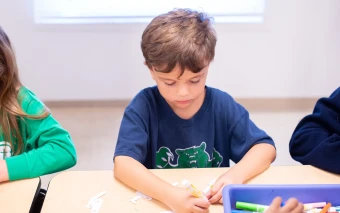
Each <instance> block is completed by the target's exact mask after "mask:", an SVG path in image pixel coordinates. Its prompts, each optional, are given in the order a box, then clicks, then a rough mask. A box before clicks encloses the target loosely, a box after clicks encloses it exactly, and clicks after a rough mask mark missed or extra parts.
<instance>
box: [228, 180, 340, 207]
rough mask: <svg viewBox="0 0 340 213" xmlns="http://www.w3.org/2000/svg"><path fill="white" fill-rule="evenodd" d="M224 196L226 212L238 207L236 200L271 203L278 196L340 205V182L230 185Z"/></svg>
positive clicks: (263, 203)
mask: <svg viewBox="0 0 340 213" xmlns="http://www.w3.org/2000/svg"><path fill="white" fill-rule="evenodd" d="M222 196H223V206H224V212H225V213H230V212H231V210H232V209H236V208H235V205H236V201H241V202H247V203H256V204H261V205H270V203H271V202H272V200H273V199H274V198H275V197H277V196H280V197H281V198H282V199H283V201H284V202H285V201H287V200H288V199H289V198H291V197H294V198H297V199H298V200H299V201H300V202H302V203H315V202H329V203H331V204H332V206H340V184H302V185H300V184H299V185H298V184H295V185H246V184H244V185H228V186H226V187H224V189H223V191H222Z"/></svg>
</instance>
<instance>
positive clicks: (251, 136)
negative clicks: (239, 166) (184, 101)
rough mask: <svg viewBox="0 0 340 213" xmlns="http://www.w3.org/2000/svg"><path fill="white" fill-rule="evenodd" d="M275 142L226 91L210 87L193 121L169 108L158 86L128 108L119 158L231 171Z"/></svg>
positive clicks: (146, 163) (163, 165) (159, 165)
mask: <svg viewBox="0 0 340 213" xmlns="http://www.w3.org/2000/svg"><path fill="white" fill-rule="evenodd" d="M258 143H268V144H272V145H273V146H274V142H273V140H272V139H271V138H270V137H269V136H268V135H267V134H266V133H265V132H264V131H263V130H261V129H259V128H258V127H257V126H256V125H255V124H254V123H253V122H252V121H251V120H250V119H249V113H248V112H247V110H245V109H244V108H243V107H242V106H241V105H239V104H238V103H236V102H235V101H234V99H233V98H232V97H231V96H230V95H228V94H227V93H225V92H222V91H220V90H218V89H214V88H211V87H206V95H205V99H204V101H203V104H202V106H201V108H200V109H199V110H198V112H197V113H196V114H195V115H194V116H193V117H192V118H191V119H182V118H180V117H179V116H178V115H176V113H175V112H174V111H173V110H172V109H171V107H170V106H169V104H168V103H167V102H166V101H165V99H164V98H163V97H162V96H161V94H160V93H159V90H158V88H157V87H156V86H155V87H150V88H146V89H144V90H142V91H141V92H140V93H138V94H137V96H136V97H135V98H134V99H133V100H132V102H131V103H130V104H129V106H128V107H127V108H126V110H125V113H124V117H123V120H122V123H121V126H120V130H119V135H118V141H117V145H116V150H115V156H129V157H132V158H134V159H135V160H137V161H139V162H140V163H142V164H143V165H144V166H145V167H146V168H148V169H155V168H160V169H161V168H195V167H197V168H205V167H220V166H221V167H228V166H229V159H231V160H232V161H233V162H235V163H237V162H239V161H240V160H241V159H242V157H243V156H244V155H245V154H246V153H247V152H248V150H249V149H250V148H251V147H252V146H253V145H255V144H258Z"/></svg>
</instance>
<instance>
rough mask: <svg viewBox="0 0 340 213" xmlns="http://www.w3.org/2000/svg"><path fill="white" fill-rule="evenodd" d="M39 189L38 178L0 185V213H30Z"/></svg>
mask: <svg viewBox="0 0 340 213" xmlns="http://www.w3.org/2000/svg"><path fill="white" fill-rule="evenodd" d="M39 189H40V178H33V179H26V180H19V181H13V182H5V183H0V202H1V204H0V209H1V210H0V212H6V213H18V212H30V209H31V205H32V202H33V200H34V198H35V196H36V195H37V193H38V192H39Z"/></svg>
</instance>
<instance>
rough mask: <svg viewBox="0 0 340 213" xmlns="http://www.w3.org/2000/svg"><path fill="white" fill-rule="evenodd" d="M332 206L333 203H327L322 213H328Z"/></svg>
mask: <svg viewBox="0 0 340 213" xmlns="http://www.w3.org/2000/svg"><path fill="white" fill-rule="evenodd" d="M331 206H332V204H331V203H327V205H326V206H325V207H323V209H322V210H321V212H320V213H326V212H327V211H328V209H329V207H331Z"/></svg>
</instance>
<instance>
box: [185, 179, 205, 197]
mask: <svg viewBox="0 0 340 213" xmlns="http://www.w3.org/2000/svg"><path fill="white" fill-rule="evenodd" d="M182 184H183V185H184V186H185V188H186V189H187V190H188V191H189V192H190V194H192V195H193V196H194V197H197V198H204V199H205V200H207V201H208V198H207V197H206V196H205V195H204V194H203V192H201V191H200V190H198V189H197V188H196V187H195V186H194V185H192V184H191V183H190V182H189V181H187V180H183V182H182Z"/></svg>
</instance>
